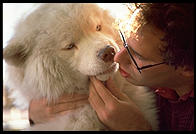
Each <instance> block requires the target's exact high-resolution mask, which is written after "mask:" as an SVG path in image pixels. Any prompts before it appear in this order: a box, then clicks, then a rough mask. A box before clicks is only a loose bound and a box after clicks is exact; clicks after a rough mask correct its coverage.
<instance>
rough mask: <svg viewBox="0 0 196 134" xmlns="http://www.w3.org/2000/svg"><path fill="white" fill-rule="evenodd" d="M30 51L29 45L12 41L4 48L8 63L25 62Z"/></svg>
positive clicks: (5, 58) (4, 56) (15, 64)
mask: <svg viewBox="0 0 196 134" xmlns="http://www.w3.org/2000/svg"><path fill="white" fill-rule="evenodd" d="M28 53H29V50H28V48H27V46H25V45H22V44H20V43H16V42H12V43H10V44H8V45H7V46H6V47H5V48H4V49H3V58H4V60H5V62H6V63H7V64H9V65H13V66H19V65H22V64H23V63H24V62H25V60H26V58H27V56H28Z"/></svg>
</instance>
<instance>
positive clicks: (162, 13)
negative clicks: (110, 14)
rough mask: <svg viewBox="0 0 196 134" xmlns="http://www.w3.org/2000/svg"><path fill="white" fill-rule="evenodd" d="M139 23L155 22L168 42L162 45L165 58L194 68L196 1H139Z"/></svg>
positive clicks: (136, 5)
mask: <svg viewBox="0 0 196 134" xmlns="http://www.w3.org/2000/svg"><path fill="white" fill-rule="evenodd" d="M135 7H136V9H138V8H139V9H140V15H141V17H142V19H138V20H137V21H139V23H140V24H144V23H145V24H152V25H153V26H155V27H157V28H158V29H160V30H161V31H163V32H164V33H165V36H164V37H163V38H162V39H161V40H162V41H164V42H166V43H167V45H166V46H164V49H161V50H160V51H161V54H162V57H163V60H164V61H165V62H166V63H167V64H169V65H172V66H174V67H175V69H177V67H186V69H188V70H193V69H194V46H193V44H194V4H193V3H139V4H135Z"/></svg>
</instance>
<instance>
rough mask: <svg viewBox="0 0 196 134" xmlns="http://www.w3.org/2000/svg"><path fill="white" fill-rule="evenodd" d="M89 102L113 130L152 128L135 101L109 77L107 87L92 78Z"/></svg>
mask: <svg viewBox="0 0 196 134" xmlns="http://www.w3.org/2000/svg"><path fill="white" fill-rule="evenodd" d="M90 80H91V83H90V86H89V89H90V94H89V102H90V104H91V106H92V107H93V109H94V110H95V111H96V113H97V115H98V117H99V119H100V120H101V122H102V123H103V124H104V125H105V126H107V127H108V128H109V129H111V130H122V131H124V130H151V126H150V124H149V123H148V122H147V121H146V120H145V118H144V116H143V114H142V113H141V111H140V110H139V108H138V107H137V105H136V104H135V103H133V101H131V99H130V98H129V97H128V96H127V95H126V94H124V93H122V92H121V91H120V89H118V88H117V87H116V86H115V84H114V83H113V81H112V80H111V79H109V80H108V81H107V82H106V87H105V86H104V85H103V84H102V83H101V82H100V81H99V80H97V79H96V78H95V77H91V78H90Z"/></svg>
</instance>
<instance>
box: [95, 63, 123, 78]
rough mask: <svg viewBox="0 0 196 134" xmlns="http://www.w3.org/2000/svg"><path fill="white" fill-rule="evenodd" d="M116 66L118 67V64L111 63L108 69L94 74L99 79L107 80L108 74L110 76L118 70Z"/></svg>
mask: <svg viewBox="0 0 196 134" xmlns="http://www.w3.org/2000/svg"><path fill="white" fill-rule="evenodd" d="M118 68H119V64H118V63H114V64H113V65H111V67H110V68H109V69H107V70H106V71H103V72H102V73H99V74H97V75H95V76H96V78H97V79H98V80H100V81H107V80H108V79H109V78H110V76H112V75H113V74H114V73H115V72H116V71H117V70H118Z"/></svg>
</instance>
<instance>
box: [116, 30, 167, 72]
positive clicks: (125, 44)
mask: <svg viewBox="0 0 196 134" xmlns="http://www.w3.org/2000/svg"><path fill="white" fill-rule="evenodd" d="M119 33H120V37H121V40H122V41H123V46H124V47H125V49H126V50H127V52H128V54H129V56H130V58H131V59H132V61H133V63H134V64H135V66H136V68H137V70H138V71H139V73H140V74H141V70H143V69H147V68H150V67H154V66H158V65H161V64H165V62H161V63H156V64H150V65H146V66H142V67H139V66H138V64H137V62H136V61H135V59H134V58H133V56H132V54H131V52H130V49H129V46H128V44H127V42H126V41H125V36H124V35H123V33H122V32H121V31H120V30H119Z"/></svg>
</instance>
